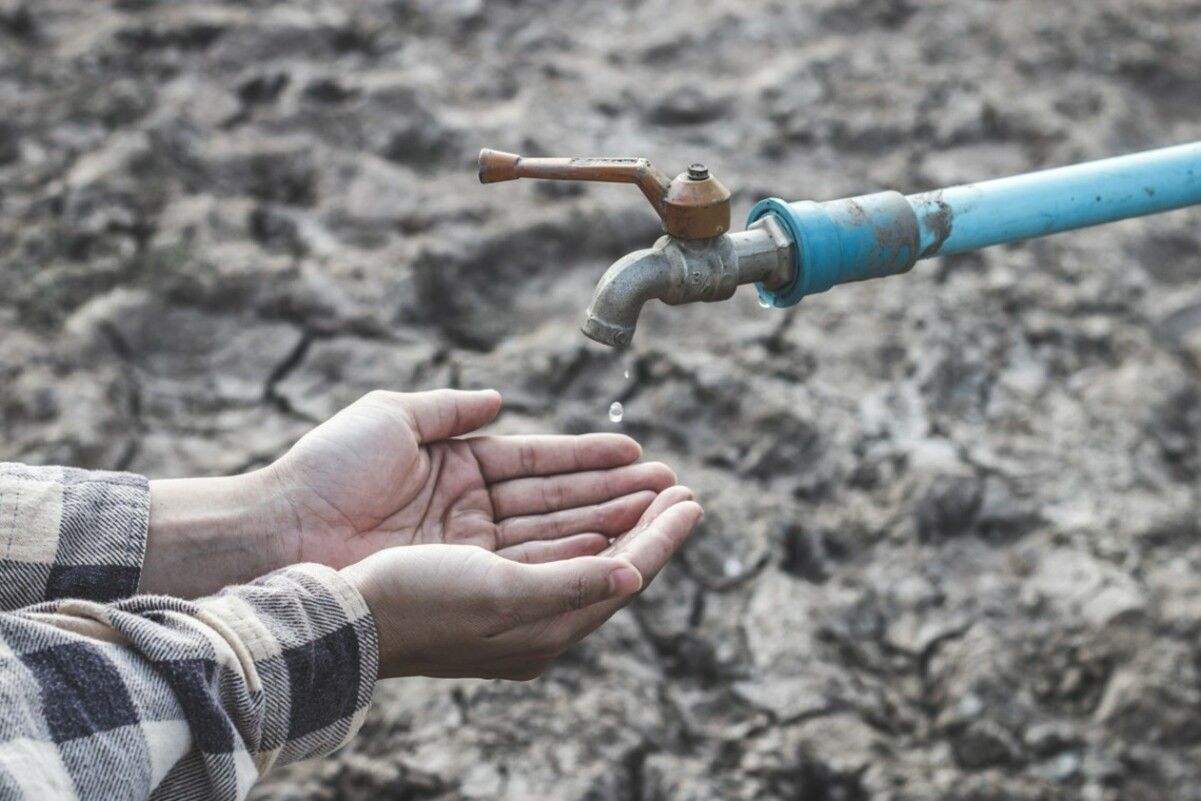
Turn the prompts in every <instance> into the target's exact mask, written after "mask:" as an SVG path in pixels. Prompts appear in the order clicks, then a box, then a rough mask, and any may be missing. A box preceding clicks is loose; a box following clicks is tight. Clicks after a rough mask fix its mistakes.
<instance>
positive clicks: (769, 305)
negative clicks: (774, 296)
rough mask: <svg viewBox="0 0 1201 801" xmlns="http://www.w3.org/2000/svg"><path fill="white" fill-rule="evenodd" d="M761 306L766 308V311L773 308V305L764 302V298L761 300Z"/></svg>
mask: <svg viewBox="0 0 1201 801" xmlns="http://www.w3.org/2000/svg"><path fill="white" fill-rule="evenodd" d="M759 305H760V306H762V307H763V308H765V309H770V308H771V304H770V303H768V302H767V301H766V300H764V299H763V298H759Z"/></svg>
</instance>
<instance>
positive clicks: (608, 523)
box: [496, 490, 656, 548]
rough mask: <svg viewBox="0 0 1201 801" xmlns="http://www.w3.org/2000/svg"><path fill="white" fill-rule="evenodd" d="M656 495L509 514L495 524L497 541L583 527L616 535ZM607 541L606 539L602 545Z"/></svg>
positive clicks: (555, 534) (539, 537) (552, 534)
mask: <svg viewBox="0 0 1201 801" xmlns="http://www.w3.org/2000/svg"><path fill="white" fill-rule="evenodd" d="M655 498H656V495H655V493H654V492H652V491H650V490H645V491H643V492H635V493H632V494H630V495H626V496H624V497H621V498H614V499H613V500H611V501H605V502H604V503H598V504H594V505H592V506H581V507H578V508H576V509H564V510H562V511H559V512H551V513H550V514H545V515H528V516H521V517H510V518H508V519H506V520H502V521H501V522H500V525H498V526H497V527H496V532H497V533H496V537H497V544H498V547H501V548H505V547H508V546H510V545H517V544H519V543H523V542H530V541H532V540H556V539H559V538H561V537H567V536H570V535H572V534H581V533H583V532H586V531H595V532H597V533H598V534H604V535H606V537H616V536H617V535H618V534H620V533H622V532H623V531H629V530H630V527H631V526H633V525H634V524H635V523H637V522H638V518H639V517H641V516H642V513H643V512H644V511H646V508H647V507H648V506H650V505H651V503H652V502H653V501H654V500H655ZM608 544H609V542H608V540H607V539H606V541H605V545H606V546H608Z"/></svg>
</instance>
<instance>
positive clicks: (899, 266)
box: [748, 142, 1201, 306]
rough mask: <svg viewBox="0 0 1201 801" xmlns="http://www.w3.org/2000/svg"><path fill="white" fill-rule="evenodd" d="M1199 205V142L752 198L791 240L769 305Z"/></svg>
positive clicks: (763, 292)
mask: <svg viewBox="0 0 1201 801" xmlns="http://www.w3.org/2000/svg"><path fill="white" fill-rule="evenodd" d="M1198 204H1201V142H1195V143H1192V144H1187V145H1178V146H1176V147H1165V148H1162V149H1159V150H1150V151H1147V152H1145V153H1135V154H1133V155H1129V156H1119V157H1117V158H1111V159H1102V160H1101V161H1090V162H1086V163H1084V164H1076V165H1073V166H1071V167H1059V168H1057V169H1051V170H1042V171H1040V172H1032V173H1027V174H1025V175H1016V176H1013V177H1011V178H1000V179H997V180H994V181H984V182H982V183H976V184H964V185H962V186H953V187H950V188H949V189H939V190H936V191H934V192H923V193H921V194H917V195H908V196H902V195H901V194H899V193H897V192H877V193H875V194H871V195H864V196H861V197H853V198H845V199H842V200H832V201H829V202H826V203H814V202H812V201H807V200H802V201H799V202H796V203H786V202H785V201H782V200H779V199H777V198H768V199H766V200H762V201H760V202H759V203H758V204H756V205H755V208H753V209H752V210H751V214H750V218H749V219H748V225H749V224H750V223H752V222H754V221H755V220H758V219H759V218H761V217H763V216H764V215H765V214H775V215H776V216H777V217H778V218H779V219H780V221H781V223H782V224H783V226H784V228H785V229H786V230H787V231H788V232H789V234H790V236H791V237H792V240H793V244H794V248H793V253H794V256H795V261H796V276H795V278H794V280H793V281H792V283H791V284H789V285H788V286H786V287H783V288H781V289H778V290H774V291H773V290H769V289H767V288H765V287H763V286H762V285H760V286H759V287H758V289H759V295H760V297H761V298H763V300H765V301H766V302H768V303H770V304H771V305H773V306H791V305H793V304H795V303H798V302H800V300H801V298H803V297H804V296H805V295H811V294H814V293H816V292H824V291H826V290H827V289H830V288H831V287H833V286H836V285H837V284H844V283H847V282H850V281H863V280H866V279H868V278H880V277H883V276H886V275H895V274H897V273H903V272H905V271H907V270H909V269H910V268H911V267H912V266H913V265H914V263H915V262H917V261H918V260H920V259H927V258H930V257H933V256H940V255H947V254H951V253H963V252H964V251H968V250H978V249H979V248H984V247H988V246H990V245H997V244H1000V243H1002V242H1014V241H1017V240H1021V239H1030V238H1033V237H1038V236H1046V235H1047V234H1054V233H1058V232H1060V231H1069V230H1072V229H1075V228H1085V227H1087V226H1090V225H1099V224H1101V223H1107V222H1113V221H1114V220H1122V219H1126V218H1127V217H1140V216H1143V215H1145V214H1156V213H1158V212H1162V211H1170V210H1172V209H1179V208H1183V207H1185V206H1192V205H1198Z"/></svg>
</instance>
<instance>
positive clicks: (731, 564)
mask: <svg viewBox="0 0 1201 801" xmlns="http://www.w3.org/2000/svg"><path fill="white" fill-rule="evenodd" d="M721 572H723V573H725V574H726V578H734V577H735V576H739V575H741V574H742V562H741V560H739V559H738V558H737V557H734V556H731V557H730V558H729V559H727V560H726V561H725V563H724V564H722V566H721Z"/></svg>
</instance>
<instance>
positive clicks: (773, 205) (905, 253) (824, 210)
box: [747, 191, 921, 308]
mask: <svg viewBox="0 0 1201 801" xmlns="http://www.w3.org/2000/svg"><path fill="white" fill-rule="evenodd" d="M767 214H774V215H775V216H776V217H777V218H778V219H779V221H780V223H781V224H782V225H783V227H784V230H785V231H787V232H788V235H789V236H790V237H791V238H792V241H793V245H794V247H793V261H794V269H795V274H794V278H793V280H792V282H791V283H790V284H788V285H787V286H785V287H782V288H780V289H775V290H772V289H768V288H767V287H765V286H763V285H762V284H756V285H755V288H756V289H757V290H758V292H759V297H760V299H762V300H763V302H765V303H767V304H768V305H771V306H775V307H777V308H784V307H787V306H793V305H795V304H797V303H799V302H800V301H801V298H803V297H805V296H806V295H813V294H816V293H818V292H825V291H826V290H827V289H830V288H831V287H834V286H836V285H838V284H845V283H848V282H850V281H866V280H867V279H869V278H880V277H883V276H886V275H896V274H897V273H903V272H906V271H908V270H909V268H911V267H912V266H913V265H914V263H915V262H916V261H917V257H918V245H919V243H920V241H921V230H920V226H919V225H918V219H917V215H916V214H915V213H914V211H913V207H912V206H910V205H909V203H908V201H906V200H905V198H904V196H902V195H901V194H900V193H899V192H891V191H890V192H876V193H875V194H871V195H862V196H860V197H853V198H845V199H843V200H832V201H829V202H827V203H814V202H813V201H810V200H802V201H798V202H796V203H786V202H785V201H783V200H780V199H779V198H768V199H766V200H762V201H760V202H759V203H757V204H755V207H754V208H753V209H751V213H750V216H749V217H748V219H747V225H750V224H752V223H754V222H755V221H756V220H759V219H760V218H762V217H763V216H765V215H767Z"/></svg>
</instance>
